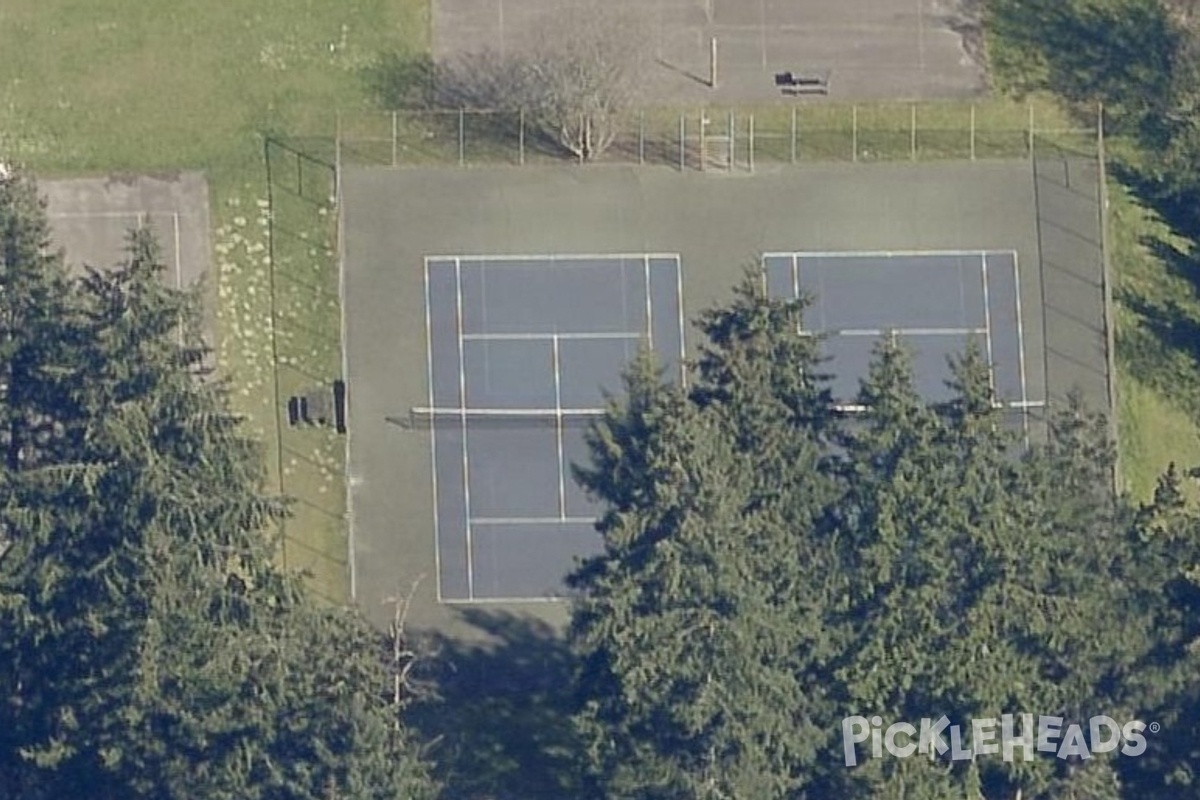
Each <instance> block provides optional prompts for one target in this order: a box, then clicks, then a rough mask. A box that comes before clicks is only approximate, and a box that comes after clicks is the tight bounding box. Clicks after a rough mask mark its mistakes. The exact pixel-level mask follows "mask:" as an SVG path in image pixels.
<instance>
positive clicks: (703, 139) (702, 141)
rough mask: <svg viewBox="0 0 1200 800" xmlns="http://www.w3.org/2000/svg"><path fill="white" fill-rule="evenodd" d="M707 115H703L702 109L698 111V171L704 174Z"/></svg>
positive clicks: (706, 150)
mask: <svg viewBox="0 0 1200 800" xmlns="http://www.w3.org/2000/svg"><path fill="white" fill-rule="evenodd" d="M710 121H711V120H709V118H708V115H707V114H705V113H704V109H703V108H701V109H700V171H701V172H704V171H706V170H707V169H708V123H709V122H710Z"/></svg>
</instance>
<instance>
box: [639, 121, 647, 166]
mask: <svg viewBox="0 0 1200 800" xmlns="http://www.w3.org/2000/svg"><path fill="white" fill-rule="evenodd" d="M645 163H646V109H644V108H642V109H638V165H639V166H642V165H644V164H645Z"/></svg>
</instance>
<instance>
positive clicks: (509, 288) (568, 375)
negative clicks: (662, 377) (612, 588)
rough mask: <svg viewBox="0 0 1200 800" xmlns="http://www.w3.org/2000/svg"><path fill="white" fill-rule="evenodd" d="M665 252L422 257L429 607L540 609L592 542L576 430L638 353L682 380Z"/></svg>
mask: <svg viewBox="0 0 1200 800" xmlns="http://www.w3.org/2000/svg"><path fill="white" fill-rule="evenodd" d="M680 280H681V273H680V269H679V259H678V257H677V256H673V255H651V254H646V255H615V256H612V255H610V256H586V255H584V256H568V257H547V256H528V257H523V258H481V257H452V256H441V257H435V258H427V259H426V260H425V292H426V304H427V305H426V323H427V344H428V347H429V352H428V358H427V361H428V371H429V405H428V406H426V407H417V408H413V409H411V414H412V416H413V417H414V419H415V420H417V421H420V422H423V423H424V425H425V426H426V427H427V428H428V429H429V430H430V432H431V433H430V439H431V441H430V457H431V464H432V478H433V486H434V494H435V501H434V502H435V517H434V528H435V531H434V534H435V537H436V539H437V545H436V546H437V554H438V582H437V585H438V598H439V599H440V600H441V601H443V602H459V601H476V600H482V601H486V600H521V601H541V600H545V599H547V598H552V597H555V596H557V595H560V594H561V593H562V591H563V589H564V588H565V587H564V585H563V577H564V576H565V575H566V574H567V573H568V572H569V571H570V570H571V568H572V566H573V565H574V563H575V560H576V559H577V558H578V557H581V556H586V555H590V554H592V553H594V552H596V551H597V550H598V549H599V547H600V538H599V535H598V534H597V533H596V530H595V520H596V517H597V516H598V509H597V508H596V507H595V504H594V503H593V502H592V501H591V500H590V499H589V498H588V497H586V496H585V495H584V493H583V491H582V489H581V488H580V487H579V486H578V485H577V484H576V483H575V481H574V480H573V479H572V478H571V474H570V466H571V464H572V463H585V462H586V461H587V447H586V444H585V442H584V432H585V431H586V429H587V425H588V423H589V422H590V421H591V420H592V419H593V418H595V417H597V416H599V415H600V414H603V413H604V407H605V403H606V398H607V397H608V396H613V395H616V394H618V393H619V391H620V388H621V372H622V370H623V369H624V368H625V366H626V365H627V364H628V363H629V361H630V360H631V359H632V358H633V357H634V355H635V354H636V352H637V350H638V348H639V347H643V346H645V347H648V348H650V349H651V350H653V351H654V352H655V353H656V354H657V355H658V357H659V360H660V362H661V363H662V364H663V366H664V368H665V369H666V370H667V371H668V373H670V374H674V375H676V376H680V377H681V376H682V373H681V369H682V363H683V362H682V359H683V328H684V320H683V313H682V310H683V309H682V305H681V303H680Z"/></svg>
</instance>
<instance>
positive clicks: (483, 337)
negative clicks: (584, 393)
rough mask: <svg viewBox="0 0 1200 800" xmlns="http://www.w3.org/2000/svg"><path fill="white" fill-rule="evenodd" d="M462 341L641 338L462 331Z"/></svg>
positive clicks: (631, 336) (638, 336) (609, 334)
mask: <svg viewBox="0 0 1200 800" xmlns="http://www.w3.org/2000/svg"><path fill="white" fill-rule="evenodd" d="M462 338H463V341H464V342H489V341H496V342H498V341H509V342H548V341H550V340H552V339H641V338H643V337H642V334H640V333H613V332H604V333H464V334H463V337H462Z"/></svg>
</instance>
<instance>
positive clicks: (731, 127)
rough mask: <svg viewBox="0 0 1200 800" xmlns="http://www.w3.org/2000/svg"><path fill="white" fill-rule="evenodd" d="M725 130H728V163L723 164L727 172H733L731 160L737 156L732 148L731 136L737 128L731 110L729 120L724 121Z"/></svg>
mask: <svg viewBox="0 0 1200 800" xmlns="http://www.w3.org/2000/svg"><path fill="white" fill-rule="evenodd" d="M726 130H728V131H729V163H728V164H726V165H725V169H726V170H727V171H728V172H733V161H734V159H735V158H736V157H737V150H736V149H734V144H733V138H734V134H735V133H736V132H737V128H735V127H734V124H733V112H732V111H730V112H729V121H728V122H727V123H726Z"/></svg>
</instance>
